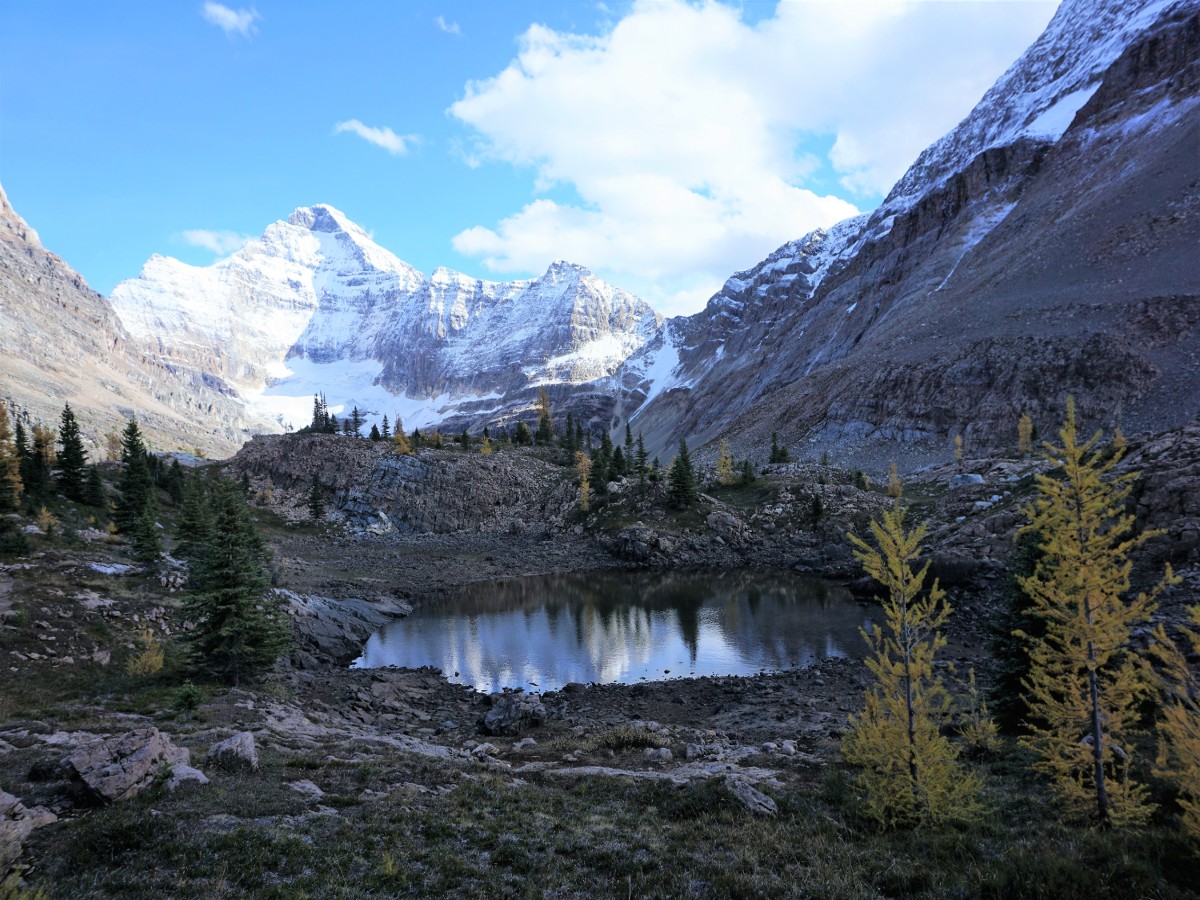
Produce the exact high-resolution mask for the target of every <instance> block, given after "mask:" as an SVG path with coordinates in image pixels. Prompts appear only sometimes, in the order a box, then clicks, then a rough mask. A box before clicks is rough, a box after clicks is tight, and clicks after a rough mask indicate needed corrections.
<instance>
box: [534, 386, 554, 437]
mask: <svg viewBox="0 0 1200 900" xmlns="http://www.w3.org/2000/svg"><path fill="white" fill-rule="evenodd" d="M535 439H536V440H537V442H538V443H539V444H541V445H543V446H547V447H548V446H550V445H551V444H553V443H554V420H553V419H551V418H550V395H549V394H547V393H546V389H545V388H542V389H541V390H540V391H539V392H538V427H537V435H536V438H535Z"/></svg>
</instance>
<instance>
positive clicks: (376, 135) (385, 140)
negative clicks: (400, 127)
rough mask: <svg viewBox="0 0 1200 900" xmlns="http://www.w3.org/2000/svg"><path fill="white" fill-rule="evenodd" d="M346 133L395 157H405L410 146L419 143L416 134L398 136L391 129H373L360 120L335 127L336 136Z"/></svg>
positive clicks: (338, 124)
mask: <svg viewBox="0 0 1200 900" xmlns="http://www.w3.org/2000/svg"><path fill="white" fill-rule="evenodd" d="M344 131H349V132H350V133H351V134H357V135H358V136H359V137H360V138H362V139H363V140H364V141H368V142H369V143H372V144H374V145H375V146H376V147H382V148H383V149H384V150H386V151H387V152H388V153H391V154H392V155H393V156H403V155H404V154H405V153H407V152H408V145H409V144H414V143H416V141H417V136H416V135H415V134H396V132H394V131H392V129H390V128H372V127H370V126H369V125H364V124H363V123H362V122H360V121H358V119H348V120H347V121H345V122H338V123H337V124H336V125H334V126H333V133H334V134H341V133H342V132H344Z"/></svg>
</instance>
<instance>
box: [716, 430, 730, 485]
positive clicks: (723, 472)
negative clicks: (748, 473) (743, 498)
mask: <svg viewBox="0 0 1200 900" xmlns="http://www.w3.org/2000/svg"><path fill="white" fill-rule="evenodd" d="M717 481H719V482H720V483H721V484H723V485H730V484H733V454H732V453H731V452H729V441H726V440H724V439H722V441H721V451H720V455H719V456H718V457H717Z"/></svg>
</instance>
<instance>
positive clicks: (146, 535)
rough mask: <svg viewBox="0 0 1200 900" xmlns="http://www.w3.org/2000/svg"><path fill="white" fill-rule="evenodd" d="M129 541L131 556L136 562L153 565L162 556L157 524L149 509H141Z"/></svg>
mask: <svg viewBox="0 0 1200 900" xmlns="http://www.w3.org/2000/svg"><path fill="white" fill-rule="evenodd" d="M130 543H131V544H132V545H133V558H134V559H136V560H137V561H138V562H141V563H145V564H146V565H153V564H155V563H157V562H158V561H159V560H160V559H161V558H162V540H161V539H160V538H159V536H158V525H157V523H155V521H154V513H153V512H152V511H151V510H149V509H144V510H142V514H141V515H140V516H139V517H138V520H137V522H135V523H134V526H133V533H132V534H131V535H130Z"/></svg>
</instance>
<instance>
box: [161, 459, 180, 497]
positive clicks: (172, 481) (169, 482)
mask: <svg viewBox="0 0 1200 900" xmlns="http://www.w3.org/2000/svg"><path fill="white" fill-rule="evenodd" d="M185 485H186V479H185V478H184V476H183V466H181V465H180V464H179V460H178V459H173V460H171V465H170V467H169V468H168V469H167V473H166V475H164V476H163V487H164V488H165V489H166V491H167V495H168V496H169V497H170V498H171V502H172V503H174V504H175V505H176V506H178V505H179V504H180V503H182V502H183V492H184V488H185Z"/></svg>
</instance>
